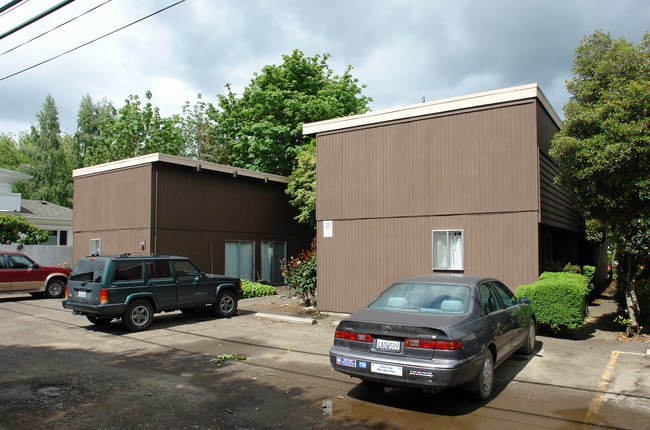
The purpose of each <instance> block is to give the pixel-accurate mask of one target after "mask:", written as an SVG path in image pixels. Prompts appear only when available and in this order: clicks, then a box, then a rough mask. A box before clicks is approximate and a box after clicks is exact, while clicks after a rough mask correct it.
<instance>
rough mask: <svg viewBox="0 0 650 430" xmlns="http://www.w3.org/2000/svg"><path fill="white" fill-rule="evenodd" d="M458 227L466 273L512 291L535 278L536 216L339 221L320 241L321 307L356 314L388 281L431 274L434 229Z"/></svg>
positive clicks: (319, 291) (536, 248)
mask: <svg viewBox="0 0 650 430" xmlns="http://www.w3.org/2000/svg"><path fill="white" fill-rule="evenodd" d="M321 224H322V223H319V232H320V231H322V225H321ZM455 228H463V229H464V239H465V270H464V271H463V273H466V274H479V275H487V276H495V277H497V278H499V279H501V280H502V281H504V282H505V283H506V284H507V285H508V286H509V287H510V288H512V289H515V288H516V287H517V286H519V285H522V284H526V283H530V282H533V281H535V280H536V279H537V276H538V274H539V273H538V268H537V265H536V264H531V263H530V262H531V261H534V262H536V261H537V260H538V255H537V250H538V238H537V214H536V213H535V212H522V213H511V214H489V215H459V216H449V217H446V216H443V217H416V218H384V219H364V220H343V221H335V222H334V229H333V230H334V235H333V237H331V238H320V239H319V242H318V306H319V308H321V309H323V310H329V311H338V312H354V311H356V310H359V309H361V308H362V307H364V306H366V305H367V304H368V303H369V302H370V300H371V299H372V298H373V297H375V296H376V295H377V293H379V292H380V291H381V290H382V289H384V288H385V287H387V286H388V285H389V284H390V282H392V281H395V280H397V279H399V278H402V277H405V276H416V275H422V274H426V273H432V270H431V258H432V255H431V253H432V251H431V248H432V243H431V231H432V230H438V229H455Z"/></svg>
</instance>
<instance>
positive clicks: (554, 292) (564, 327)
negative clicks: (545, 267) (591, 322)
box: [516, 272, 589, 334]
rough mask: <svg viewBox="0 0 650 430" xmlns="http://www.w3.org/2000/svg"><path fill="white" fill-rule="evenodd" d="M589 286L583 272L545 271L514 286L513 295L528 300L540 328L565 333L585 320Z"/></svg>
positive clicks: (579, 325) (577, 327)
mask: <svg viewBox="0 0 650 430" xmlns="http://www.w3.org/2000/svg"><path fill="white" fill-rule="evenodd" d="M588 285H589V280H588V279H587V278H586V277H585V276H583V275H579V274H575V273H559V272H544V273H542V275H541V276H540V277H539V280H538V281H537V282H535V283H533V284H529V285H522V286H520V287H519V288H517V292H516V295H517V297H528V298H529V299H530V304H531V306H532V307H533V310H534V312H535V316H536V318H537V323H538V324H539V326H540V329H542V330H544V329H547V330H549V331H550V332H552V333H555V334H564V333H568V332H571V331H575V330H577V329H579V328H580V327H581V326H582V324H583V323H584V320H585V316H586V314H585V311H586V298H587V292H588Z"/></svg>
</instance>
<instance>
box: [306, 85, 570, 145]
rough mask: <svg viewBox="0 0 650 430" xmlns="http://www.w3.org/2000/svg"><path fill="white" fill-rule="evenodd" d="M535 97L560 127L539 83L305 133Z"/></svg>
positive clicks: (323, 124) (334, 122)
mask: <svg viewBox="0 0 650 430" xmlns="http://www.w3.org/2000/svg"><path fill="white" fill-rule="evenodd" d="M532 98H537V99H538V100H539V101H540V102H541V103H542V105H543V106H544V108H545V109H546V111H547V112H548V114H549V115H550V116H551V118H553V120H554V121H555V123H556V124H557V126H558V127H560V117H559V116H558V115H557V113H556V112H555V110H554V109H553V107H552V106H551V104H550V103H549V101H548V99H547V98H546V96H545V95H544V93H543V92H542V90H541V89H540V88H539V86H538V85H537V84H527V85H521V86H518V87H510V88H503V89H500V90H494V91H486V92H483V93H476V94H469V95H465V96H460V97H452V98H449V99H442V100H435V101H431V102H426V103H419V104H415V105H409V106H401V107H398V108H392V109H385V110H380V111H377V112H369V113H365V114H361V115H353V116H348V117H343V118H335V119H330V120H326V121H319V122H312V123H309V124H304V125H303V126H302V133H303V134H306V135H316V134H318V133H324V132H328V131H335V130H342V129H346V128H352V127H359V126H364V125H372V124H379V123H382V122H387V121H396V120H403V119H409V118H416V117H419V116H424V115H431V114H436V113H442V112H451V111H455V110H459V109H469V108H474V107H479V106H487V105H492V104H497V103H507V102H512V101H517V100H525V99H532Z"/></svg>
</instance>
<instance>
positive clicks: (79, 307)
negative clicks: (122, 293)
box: [61, 300, 126, 317]
mask: <svg viewBox="0 0 650 430" xmlns="http://www.w3.org/2000/svg"><path fill="white" fill-rule="evenodd" d="M61 304H62V305H63V308H64V309H69V310H71V311H75V312H77V313H80V314H83V315H96V316H112V317H116V316H118V315H122V314H123V313H124V311H125V310H126V304H124V303H118V304H114V305H89V304H84V303H73V302H71V301H69V300H64V301H63V302H61Z"/></svg>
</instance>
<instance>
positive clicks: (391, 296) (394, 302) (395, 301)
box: [368, 284, 471, 314]
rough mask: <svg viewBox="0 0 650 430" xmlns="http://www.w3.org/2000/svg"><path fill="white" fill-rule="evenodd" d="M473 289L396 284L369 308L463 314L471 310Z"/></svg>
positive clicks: (463, 286) (440, 285) (451, 286)
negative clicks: (470, 303)
mask: <svg viewBox="0 0 650 430" xmlns="http://www.w3.org/2000/svg"><path fill="white" fill-rule="evenodd" d="M470 295H471V289H470V288H469V287H468V286H466V285H447V284H393V285H392V286H391V288H389V289H387V290H386V291H384V292H383V293H382V294H381V295H380V296H379V297H377V298H376V299H375V300H374V301H373V302H372V303H370V304H369V305H368V308H369V309H382V310H391V311H405V312H422V313H432V314H464V313H466V312H467V311H468V310H469V302H470Z"/></svg>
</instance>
